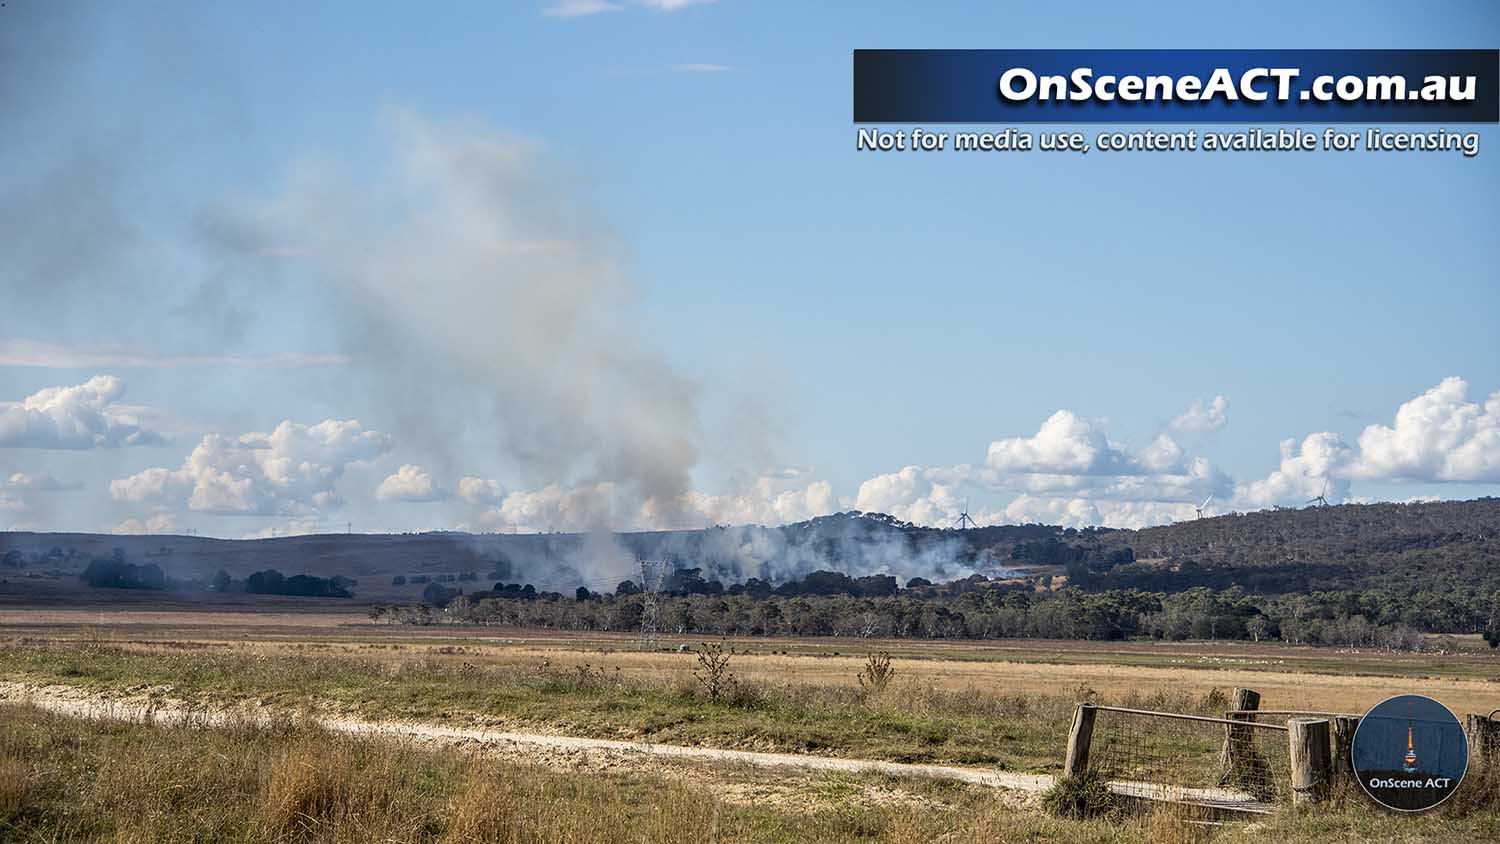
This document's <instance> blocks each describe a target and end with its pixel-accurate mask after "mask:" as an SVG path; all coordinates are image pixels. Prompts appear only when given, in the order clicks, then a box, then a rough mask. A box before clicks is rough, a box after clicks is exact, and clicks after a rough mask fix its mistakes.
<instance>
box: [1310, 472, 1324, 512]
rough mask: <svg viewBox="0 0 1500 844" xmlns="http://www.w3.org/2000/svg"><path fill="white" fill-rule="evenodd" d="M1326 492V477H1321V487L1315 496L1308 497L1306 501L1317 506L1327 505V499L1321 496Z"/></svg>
mask: <svg viewBox="0 0 1500 844" xmlns="http://www.w3.org/2000/svg"><path fill="white" fill-rule="evenodd" d="M1327 492H1328V479H1327V478H1324V479H1323V489H1322V490H1321V491H1320V492H1319V493H1318V495H1317V497H1316V498H1309V499H1307V503H1308V504H1316V505H1318V506H1319V507H1327V506H1328V499H1327V498H1324V497H1323V496H1324V495H1325V494H1327Z"/></svg>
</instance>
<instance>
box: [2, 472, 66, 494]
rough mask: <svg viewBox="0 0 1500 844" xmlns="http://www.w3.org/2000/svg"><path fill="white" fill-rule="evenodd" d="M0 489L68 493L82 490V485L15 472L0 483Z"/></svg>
mask: <svg viewBox="0 0 1500 844" xmlns="http://www.w3.org/2000/svg"><path fill="white" fill-rule="evenodd" d="M0 489H19V490H26V491H28V492H69V491H72V490H77V489H83V484H81V483H79V482H77V481H60V480H58V479H57V478H54V477H52V476H51V475H47V474H40V475H32V474H27V473H26V472H15V473H12V474H11V476H10V477H9V478H7V479H6V480H4V481H0Z"/></svg>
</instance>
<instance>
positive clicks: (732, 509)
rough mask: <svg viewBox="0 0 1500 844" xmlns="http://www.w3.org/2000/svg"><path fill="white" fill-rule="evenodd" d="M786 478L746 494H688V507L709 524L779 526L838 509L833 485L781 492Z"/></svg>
mask: <svg viewBox="0 0 1500 844" xmlns="http://www.w3.org/2000/svg"><path fill="white" fill-rule="evenodd" d="M785 477H786V475H785V474H778V475H777V476H772V475H767V476H765V477H761V478H759V479H757V480H756V482H755V483H754V484H753V485H752V486H751V487H750V488H749V489H746V490H741V491H739V492H734V493H729V494H725V495H707V494H704V493H701V492H697V491H694V492H691V493H689V494H688V499H689V500H688V506H689V508H690V509H692V510H693V511H694V512H697V513H698V514H700V515H701V516H702V517H703V518H704V520H705V521H707V522H710V523H712V524H731V525H745V524H761V525H780V524H786V523H788V522H801V521H806V520H807V519H811V518H813V517H814V516H826V515H828V514H829V513H832V512H834V511H836V510H837V509H838V505H839V502H838V499H837V498H836V497H834V494H833V485H832V484H830V483H828V482H827V481H813V482H812V483H809V484H807V485H806V486H802V487H796V486H794V487H792V488H790V489H788V488H784V487H785V484H784V483H783V481H784V479H785Z"/></svg>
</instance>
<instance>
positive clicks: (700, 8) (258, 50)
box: [0, 0, 1500, 537]
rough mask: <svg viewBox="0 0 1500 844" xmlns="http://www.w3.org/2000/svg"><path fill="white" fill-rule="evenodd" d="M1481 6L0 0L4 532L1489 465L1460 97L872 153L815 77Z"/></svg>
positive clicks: (1232, 482) (610, 518)
mask: <svg viewBox="0 0 1500 844" xmlns="http://www.w3.org/2000/svg"><path fill="white" fill-rule="evenodd" d="M309 5H312V6H313V7H312V8H307V6H309ZM1497 44H1500V10H1497V9H1496V7H1495V5H1494V4H1493V3H1489V2H1484V1H1483V0H1480V1H1479V2H1444V3H1438V4H1427V5H1424V6H1421V7H1416V6H1413V5H1412V4H1402V3H1394V2H1392V3H1352V2H1351V3H1326V4H1318V7H1317V8H1316V9H1313V8H1307V5H1306V4H1301V3H1277V2H1268V3H1264V4H1260V5H1259V6H1257V7H1256V11H1255V13H1254V14H1253V15H1250V14H1245V13H1241V14H1238V15H1237V14H1234V13H1233V12H1231V11H1226V12H1212V11H1208V10H1206V9H1205V8H1204V7H1203V5H1202V4H1198V3H1194V4H1188V3H1175V2H1154V3H1081V4H1073V5H1072V6H1070V11H1069V13H1068V14H1066V15H1064V14H1058V13H1056V12H1055V11H1049V10H1047V9H1046V8H1045V7H1044V6H1043V5H1041V4H1030V3H996V2H988V3H948V4H917V5H913V4H910V3H894V2H891V3H886V2H862V3H858V4H847V5H845V4H835V3H827V4H815V5H811V6H810V4H804V3H778V2H765V1H764V0H762V2H749V0H717V2H691V0H613V2H604V1H603V0H539V1H538V2H524V1H523V0H512V2H507V3H504V4H493V3H469V4H465V3H450V4H442V6H441V8H438V9H435V10H434V9H423V8H418V7H416V6H413V5H411V4H381V3H375V4H371V3H325V4H291V3H274V2H268V3H256V4H196V3H170V2H167V3H155V4H149V6H148V5H147V4H104V3H87V2H40V0H8V2H7V3H6V4H5V5H4V6H3V7H0V108H4V109H5V110H6V112H7V114H8V120H7V130H8V131H7V133H6V143H5V144H4V145H0V254H3V255H5V257H6V260H5V261H3V262H0V302H3V305H4V307H3V309H0V529H35V530H82V531H119V532H175V533H182V532H186V531H195V532H197V533H201V534H204V535H215V536H225V537H241V536H260V535H271V534H273V533H275V534H287V533H305V532H311V531H328V530H345V529H350V528H352V529H354V530H361V531H410V530H431V529H464V530H474V531H503V532H509V531H536V530H585V529H600V528H608V529H617V530H623V529H641V528H653V527H695V526H702V525H707V524H715V523H719V524H723V523H762V524H776V523H782V522H788V521H796V520H800V519H804V518H808V517H811V516H815V515H820V514H824V513H829V512H835V511H841V510H847V509H854V508H857V509H861V510H867V511H880V512H888V513H891V514H893V515H896V516H899V517H901V518H904V519H910V520H912V521H916V522H919V523H923V524H932V525H948V524H951V523H952V522H953V521H954V520H955V519H956V518H957V517H958V514H959V513H960V511H961V510H963V509H964V508H965V507H967V509H968V511H969V512H970V513H971V515H972V516H973V517H974V518H975V519H976V520H977V521H979V522H980V523H982V524H991V523H1015V522H1047V523H1058V524H1067V525H1071V526H1083V525H1089V524H1103V525H1107V526H1112V527H1135V526H1141V525H1146V524H1157V523H1165V522H1170V521H1174V520H1183V519H1190V518H1195V517H1196V515H1197V509H1198V508H1199V507H1200V506H1201V507H1203V510H1204V512H1205V513H1206V514H1208V515H1214V514H1219V513H1226V512H1231V511H1236V510H1238V511H1247V510H1254V509H1263V508H1266V507H1271V506H1302V505H1304V504H1306V503H1307V501H1308V500H1309V499H1312V498H1314V497H1316V496H1318V495H1319V494H1323V495H1325V497H1326V498H1327V500H1328V501H1330V502H1331V503H1340V502H1346V501H1355V502H1357V501H1373V500H1394V501H1401V500H1408V499H1418V498H1421V499H1430V498H1472V497H1476V496H1483V495H1493V494H1495V492H1496V490H1497V488H1500V332H1497V330H1496V327H1495V315H1496V314H1497V313H1500V285H1497V283H1496V282H1497V281H1500V279H1497V269H1496V268H1497V267H1500V240H1497V238H1496V237H1495V236H1494V232H1495V231H1496V230H1497V223H1500V191H1497V190H1496V188H1497V187H1500V178H1497V176H1500V169H1497V168H1500V163H1497V162H1500V158H1497V155H1496V153H1497V151H1496V150H1492V149H1490V145H1491V144H1492V143H1495V142H1496V141H1497V139H1500V135H1497V133H1496V131H1495V127H1494V126H1493V125H1487V126H1481V127H1467V128H1471V129H1472V128H1477V130H1478V131H1479V132H1480V134H1481V136H1482V138H1481V147H1482V148H1481V152H1480V154H1479V155H1478V156H1476V157H1473V158H1465V157H1464V156H1462V155H1460V154H1458V153H1456V152H1445V153H1436V152H1431V153H1405V154H1398V153H1363V152H1358V153H1347V154H1338V153H1323V152H1314V153H1240V154H1215V155H1208V154H1202V153H1198V154H1166V153H1136V154H1114V155H1105V154H1100V153H1095V154H1089V155H1082V156H1079V155H1071V154H1070V155H1063V154H1041V153H1029V154H1024V153H992V154H988V155H977V154H965V155H923V154H913V155H905V156H902V155H890V154H879V155H877V154H872V153H868V152H866V153H860V152H858V151H856V149H855V137H856V130H855V126H854V125H853V124H852V123H851V119H850V115H851V51H852V50H854V49H856V48H878V47H952V48H963V47H971V48H986V47H989V48H998V47H1025V48H1031V47H1036V48H1044V47H1058V48H1062V47H1074V48H1105V47H1110V48H1239V47H1278V48H1337V47H1371V48H1494V47H1495V46H1497ZM893 128H895V127H893ZM992 128H998V127H992ZM1031 128H1033V129H1035V130H1043V129H1046V128H1049V127H1042V126H1034V127H1031ZM1098 128H1103V127H1098ZM1120 128H1124V129H1128V128H1130V127H1120ZM1205 128H1206V127H1205ZM1313 128H1320V127H1313ZM1089 131H1093V130H1092V129H1090V130H1089ZM1210 495H1212V499H1211V500H1209V501H1208V504H1207V505H1206V506H1204V504H1203V502H1204V500H1205V499H1207V498H1208V497H1209V496H1210Z"/></svg>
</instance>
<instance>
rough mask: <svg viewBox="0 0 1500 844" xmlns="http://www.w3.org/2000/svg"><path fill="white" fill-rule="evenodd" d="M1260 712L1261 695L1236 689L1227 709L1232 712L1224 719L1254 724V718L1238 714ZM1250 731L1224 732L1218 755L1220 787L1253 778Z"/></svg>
mask: <svg viewBox="0 0 1500 844" xmlns="http://www.w3.org/2000/svg"><path fill="white" fill-rule="evenodd" d="M1259 708H1260V692H1257V691H1255V690H1254V689H1235V690H1234V695H1233V697H1232V700H1231V703H1230V709H1232V710H1235V711H1234V712H1232V713H1231V714H1229V715H1228V716H1227V717H1228V718H1229V719H1230V720H1233V721H1254V720H1255V716H1254V715H1241V714H1239V711H1240V710H1251V709H1259ZM1252 733H1253V729H1252V728H1250V727H1233V726H1226V727H1225V728H1224V747H1223V749H1222V750H1221V751H1220V752H1219V770H1220V771H1221V772H1222V773H1221V774H1220V776H1219V785H1234V784H1238V783H1240V782H1241V781H1244V780H1246V779H1247V777H1250V776H1253V774H1248V775H1247V773H1246V772H1247V771H1248V770H1253V769H1254V768H1255V760H1254V759H1252V758H1251V757H1252V756H1253V755H1254V753H1255V737H1254V735H1252Z"/></svg>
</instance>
